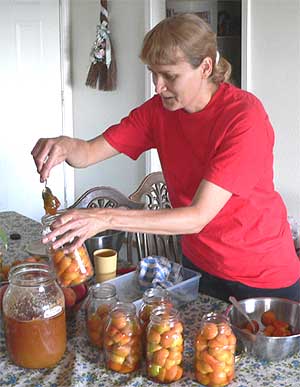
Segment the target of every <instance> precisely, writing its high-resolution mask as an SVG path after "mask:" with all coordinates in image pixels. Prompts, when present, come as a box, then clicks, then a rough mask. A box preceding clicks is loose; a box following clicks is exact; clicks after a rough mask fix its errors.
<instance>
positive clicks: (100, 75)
mask: <svg viewBox="0 0 300 387" xmlns="http://www.w3.org/2000/svg"><path fill="white" fill-rule="evenodd" d="M90 59H91V62H92V63H91V65H90V69H89V72H88V76H87V79H86V82H85V84H86V86H90V87H92V88H94V89H96V88H97V85H98V89H99V90H104V91H110V90H115V89H116V86H117V65H116V59H115V56H114V50H113V46H112V44H111V39H110V30H109V23H108V7H107V0H100V24H99V25H97V30H96V40H95V42H94V44H93V47H92V50H91V54H90Z"/></svg>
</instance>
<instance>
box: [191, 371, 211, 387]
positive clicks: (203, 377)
mask: <svg viewBox="0 0 300 387" xmlns="http://www.w3.org/2000/svg"><path fill="white" fill-rule="evenodd" d="M195 377H196V380H197V382H199V383H201V384H203V385H204V386H207V385H208V384H209V382H210V379H209V376H208V375H207V374H202V373H201V372H198V371H196V372H195Z"/></svg>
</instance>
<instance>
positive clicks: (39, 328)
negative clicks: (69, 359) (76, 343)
mask: <svg viewBox="0 0 300 387" xmlns="http://www.w3.org/2000/svg"><path fill="white" fill-rule="evenodd" d="M8 279H9V286H8V288H7V291H6V292H5V295H4V297H3V319H4V331H5V340H6V347H7V351H8V354H9V357H10V358H11V360H12V361H13V362H14V363H15V364H16V365H18V366H20V367H25V368H50V367H54V366H55V365H56V364H57V363H58V362H59V360H60V359H61V358H62V356H63V354H64V352H65V349H66V316H65V301H64V295H63V292H62V290H61V288H60V287H59V286H58V284H57V282H56V281H55V275H54V273H53V271H52V270H51V268H50V267H49V266H48V265H46V264H42V263H24V264H20V265H17V266H15V267H13V268H11V270H10V272H9V277H8Z"/></svg>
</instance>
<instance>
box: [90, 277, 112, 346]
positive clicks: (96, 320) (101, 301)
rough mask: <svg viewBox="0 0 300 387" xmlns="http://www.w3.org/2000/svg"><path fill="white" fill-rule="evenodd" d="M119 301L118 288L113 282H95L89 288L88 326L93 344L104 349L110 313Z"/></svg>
mask: <svg viewBox="0 0 300 387" xmlns="http://www.w3.org/2000/svg"><path fill="white" fill-rule="evenodd" d="M116 302H117V290H116V287H115V286H114V285H113V284H110V283H101V284H95V285H93V286H91V287H90V289H89V296H88V300H87V304H86V328H87V333H88V337H89V339H90V342H91V344H92V345H94V346H96V347H98V348H99V349H102V347H103V335H104V328H105V325H106V323H107V318H108V313H109V311H110V309H111V308H112V307H113V306H114V305H115V304H116Z"/></svg>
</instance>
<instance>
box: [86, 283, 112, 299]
mask: <svg viewBox="0 0 300 387" xmlns="http://www.w3.org/2000/svg"><path fill="white" fill-rule="evenodd" d="M89 291H90V292H91V293H92V294H93V296H94V297H95V298H112V297H115V296H116V295H117V289H116V287H115V285H113V284H109V283H97V284H94V285H92V286H91V287H90V289H89Z"/></svg>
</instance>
